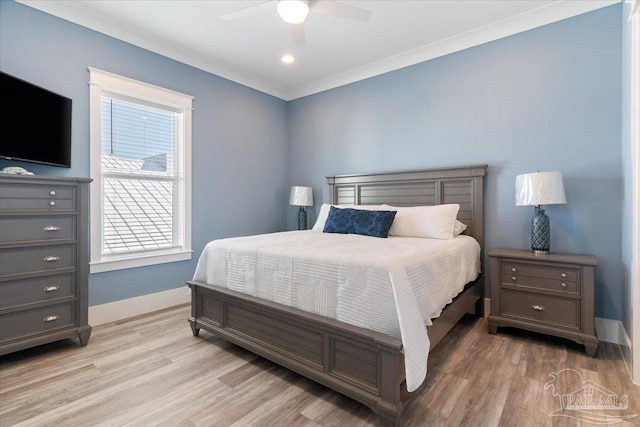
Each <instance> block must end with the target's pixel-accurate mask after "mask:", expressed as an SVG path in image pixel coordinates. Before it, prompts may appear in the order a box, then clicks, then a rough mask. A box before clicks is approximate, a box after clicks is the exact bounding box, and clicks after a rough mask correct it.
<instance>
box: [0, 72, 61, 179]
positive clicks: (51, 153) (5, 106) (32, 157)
mask: <svg viewBox="0 0 640 427" xmlns="http://www.w3.org/2000/svg"><path fill="white" fill-rule="evenodd" d="M0 129H2V133H3V136H2V142H0V157H2V158H6V159H10V160H24V161H27V162H34V163H44V164H47V165H54V166H62V167H66V168H69V167H71V99H69V98H66V97H64V96H61V95H58V94H56V93H53V92H51V91H49V90H46V89H43V88H41V87H39V86H36V85H34V84H31V83H29V82H26V81H24V80H21V79H19V78H17V77H14V76H11V75H9V74H6V73H4V72H2V71H0Z"/></svg>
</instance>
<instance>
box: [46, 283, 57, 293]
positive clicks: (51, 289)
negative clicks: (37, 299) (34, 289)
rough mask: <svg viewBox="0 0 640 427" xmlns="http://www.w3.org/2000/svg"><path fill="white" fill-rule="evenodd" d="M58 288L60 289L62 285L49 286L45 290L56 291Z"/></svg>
mask: <svg viewBox="0 0 640 427" xmlns="http://www.w3.org/2000/svg"><path fill="white" fill-rule="evenodd" d="M58 289H60V286H56V285H54V286H47V287H46V288H44V289H43V291H45V292H55V291H57V290H58Z"/></svg>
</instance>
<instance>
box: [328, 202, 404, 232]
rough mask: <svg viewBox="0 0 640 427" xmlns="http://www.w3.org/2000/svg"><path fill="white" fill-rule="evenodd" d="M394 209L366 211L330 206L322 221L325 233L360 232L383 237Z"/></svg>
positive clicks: (393, 215)
mask: <svg viewBox="0 0 640 427" xmlns="http://www.w3.org/2000/svg"><path fill="white" fill-rule="evenodd" d="M395 216H396V211H367V210H361V209H351V208H344V209H340V208H336V207H334V206H331V208H330V209H329V216H328V217H327V221H326V222H325V223H324V229H323V230H322V231H323V232H325V233H341V234H361V235H363V236H373V237H383V238H386V237H387V236H388V235H389V229H390V228H391V224H393V219H394V218H395Z"/></svg>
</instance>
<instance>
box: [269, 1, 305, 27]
mask: <svg viewBox="0 0 640 427" xmlns="http://www.w3.org/2000/svg"><path fill="white" fill-rule="evenodd" d="M276 9H277V10H278V14H279V15H280V18H282V20H283V21H284V22H288V23H289V24H300V23H301V22H303V21H304V20H305V19H307V15H308V14H309V2H307V1H306V0H278V5H277V7H276Z"/></svg>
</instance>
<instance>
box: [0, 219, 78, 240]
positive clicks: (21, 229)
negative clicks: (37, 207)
mask: <svg viewBox="0 0 640 427" xmlns="http://www.w3.org/2000/svg"><path fill="white" fill-rule="evenodd" d="M75 238H76V217H75V216H73V215H71V216H44V217H4V218H0V243H21V242H33V241H56V240H64V239H75Z"/></svg>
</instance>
